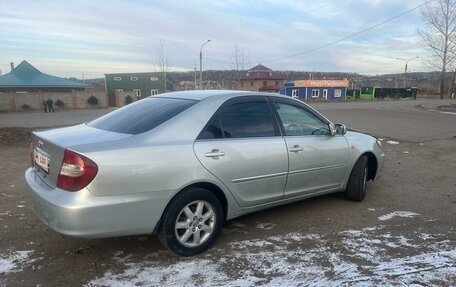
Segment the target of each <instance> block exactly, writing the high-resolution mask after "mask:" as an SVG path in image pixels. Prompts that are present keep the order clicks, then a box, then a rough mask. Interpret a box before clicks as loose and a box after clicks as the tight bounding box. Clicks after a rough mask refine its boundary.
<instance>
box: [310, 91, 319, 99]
mask: <svg viewBox="0 0 456 287" xmlns="http://www.w3.org/2000/svg"><path fill="white" fill-rule="evenodd" d="M319 96H320V90H315V89H314V90H312V98H318V97H319Z"/></svg>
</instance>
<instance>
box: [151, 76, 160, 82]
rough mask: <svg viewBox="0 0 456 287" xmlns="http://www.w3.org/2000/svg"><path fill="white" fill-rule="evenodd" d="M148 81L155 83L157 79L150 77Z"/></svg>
mask: <svg viewBox="0 0 456 287" xmlns="http://www.w3.org/2000/svg"><path fill="white" fill-rule="evenodd" d="M150 80H151V81H152V82H156V81H158V77H150Z"/></svg>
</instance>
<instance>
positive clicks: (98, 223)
mask: <svg viewBox="0 0 456 287" xmlns="http://www.w3.org/2000/svg"><path fill="white" fill-rule="evenodd" d="M25 179H26V182H27V186H28V189H27V194H28V197H29V198H30V202H31V204H32V208H33V210H34V212H35V213H36V214H37V216H38V217H39V218H40V219H41V220H42V221H43V222H44V223H46V224H47V225H48V226H49V227H50V228H51V229H53V230H55V231H57V232H59V233H61V234H64V235H68V236H73V237H80V238H104V237H115V236H124V235H136V234H151V233H152V232H153V231H154V228H155V226H156V225H157V223H158V222H159V220H160V217H161V214H162V212H163V210H164V209H165V207H166V204H167V202H168V201H169V199H170V198H171V197H172V195H173V193H172V192H154V193H140V194H128V195H117V196H94V195H93V194H91V193H90V191H89V190H88V189H83V190H80V191H77V192H68V191H64V190H62V189H59V188H51V187H49V186H48V185H47V184H46V183H44V182H43V181H42V180H41V179H40V178H39V177H38V176H37V175H36V172H35V170H34V169H33V168H29V169H28V170H27V171H26V172H25Z"/></svg>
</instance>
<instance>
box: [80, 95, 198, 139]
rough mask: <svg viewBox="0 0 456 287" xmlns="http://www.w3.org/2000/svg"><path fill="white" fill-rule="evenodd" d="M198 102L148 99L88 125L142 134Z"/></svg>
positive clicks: (112, 130) (107, 129)
mask: <svg viewBox="0 0 456 287" xmlns="http://www.w3.org/2000/svg"><path fill="white" fill-rule="evenodd" d="M195 103H197V101H194V100H184V99H172V98H158V97H157V98H146V99H144V100H141V101H137V102H134V103H132V104H129V105H128V106H125V107H123V108H120V109H118V110H116V111H114V112H111V113H109V114H107V115H104V116H102V117H100V118H98V119H96V120H94V121H91V122H89V123H88V124H87V125H88V126H90V127H94V128H97V129H102V130H106V131H111V132H115V133H124V134H140V133H143V132H146V131H149V130H152V129H153V128H155V127H157V126H159V125H161V124H162V123H164V122H166V121H167V120H169V119H171V118H173V117H175V116H176V115H178V114H179V113H181V112H183V111H184V110H186V109H188V108H189V107H191V106H193V105H194V104H195Z"/></svg>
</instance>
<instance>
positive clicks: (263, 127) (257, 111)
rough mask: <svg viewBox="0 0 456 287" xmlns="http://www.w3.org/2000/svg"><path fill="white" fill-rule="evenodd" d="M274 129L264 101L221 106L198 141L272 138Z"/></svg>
mask: <svg viewBox="0 0 456 287" xmlns="http://www.w3.org/2000/svg"><path fill="white" fill-rule="evenodd" d="M275 135H276V133H275V129H274V124H273V120H272V117H271V113H270V112H269V107H268V104H267V102H266V101H260V100H258V101H254V100H252V101H242V102H233V103H228V104H227V105H226V106H223V107H222V108H221V109H220V110H219V111H218V112H217V113H216V114H215V115H214V116H213V117H212V119H211V120H210V121H209V122H208V124H207V125H206V127H205V128H204V130H203V131H202V132H201V134H200V136H199V137H198V139H217V138H249V137H272V136H275Z"/></svg>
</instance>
